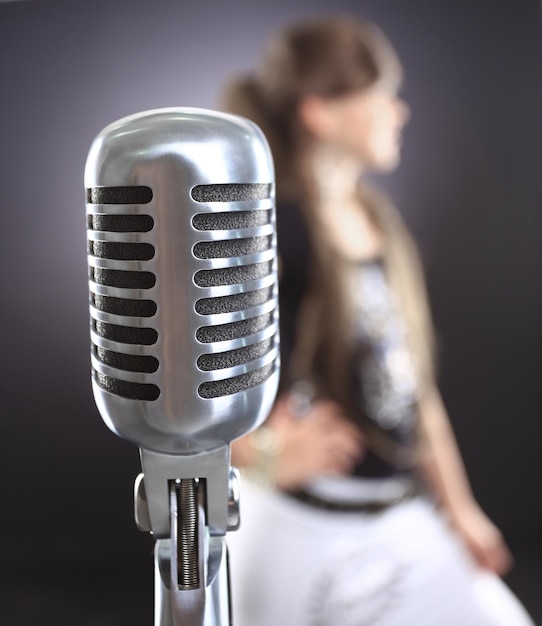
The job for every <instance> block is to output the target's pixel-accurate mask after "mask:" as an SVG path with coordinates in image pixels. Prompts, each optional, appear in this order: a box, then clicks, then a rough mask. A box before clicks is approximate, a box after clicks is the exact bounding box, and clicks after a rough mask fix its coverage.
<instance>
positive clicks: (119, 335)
mask: <svg viewBox="0 0 542 626" xmlns="http://www.w3.org/2000/svg"><path fill="white" fill-rule="evenodd" d="M94 330H95V331H96V334H97V335H98V336H99V337H103V338H104V339H109V340H110V341H116V342H118V343H127V344H130V345H141V346H152V345H153V344H155V343H156V342H157V341H158V332H157V331H156V330H154V328H140V327H139V326H137V327H134V326H119V325H118V324H109V323H108V322H101V321H98V320H96V321H94Z"/></svg>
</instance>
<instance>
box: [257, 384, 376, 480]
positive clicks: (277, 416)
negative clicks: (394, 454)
mask: <svg viewBox="0 0 542 626" xmlns="http://www.w3.org/2000/svg"><path fill="white" fill-rule="evenodd" d="M266 427H267V428H270V429H271V430H272V432H273V434H274V435H275V437H276V438H277V442H278V444H279V451H278V453H277V457H276V460H275V466H274V481H275V484H276V485H277V487H279V488H281V489H285V490H292V489H298V488H300V487H302V486H303V485H305V484H306V483H307V482H309V481H310V480H311V479H313V478H316V477H317V476H321V475H340V474H347V473H349V472H350V471H351V470H352V469H353V468H354V466H355V465H356V464H357V463H358V462H359V461H360V460H361V459H362V457H363V452H364V440H363V436H362V434H361V432H360V430H359V429H358V428H357V427H356V426H354V425H353V424H352V423H351V422H350V421H349V420H348V419H347V417H346V416H345V415H344V413H343V411H342V409H341V408H340V406H339V405H338V404H336V403H335V402H332V401H331V400H317V401H315V402H314V403H313V404H312V405H311V407H310V408H309V410H308V412H307V413H306V414H305V415H304V416H303V417H301V418H300V417H296V416H294V415H292V413H291V411H290V409H289V403H288V397H287V396H286V397H283V398H280V399H279V400H278V401H277V403H276V405H275V407H274V409H273V411H272V412H271V415H270V416H269V418H268V420H267V422H266Z"/></svg>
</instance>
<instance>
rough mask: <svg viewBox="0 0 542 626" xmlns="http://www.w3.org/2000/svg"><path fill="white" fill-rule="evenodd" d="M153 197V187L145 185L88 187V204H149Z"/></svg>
mask: <svg viewBox="0 0 542 626" xmlns="http://www.w3.org/2000/svg"><path fill="white" fill-rule="evenodd" d="M152 197H153V194H152V189H151V188H150V187H145V186H143V185H139V186H135V185H134V186H130V187H91V188H89V189H87V204H148V203H149V202H150V201H151V200H152Z"/></svg>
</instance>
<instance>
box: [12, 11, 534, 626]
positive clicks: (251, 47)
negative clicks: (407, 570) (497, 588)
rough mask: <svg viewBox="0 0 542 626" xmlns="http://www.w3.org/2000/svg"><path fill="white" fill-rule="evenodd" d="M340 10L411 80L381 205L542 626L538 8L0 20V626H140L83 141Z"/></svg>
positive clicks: (138, 580) (147, 584)
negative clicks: (288, 31)
mask: <svg viewBox="0 0 542 626" xmlns="http://www.w3.org/2000/svg"><path fill="white" fill-rule="evenodd" d="M331 6H332V7H333V9H335V10H345V11H350V12H358V13H361V14H362V15H365V16H367V17H369V18H371V19H372V20H374V21H376V22H377V23H379V24H380V25H381V26H382V27H383V28H384V30H385V31H386V32H387V33H388V34H389V35H390V37H391V39H392V40H393V41H394V42H395V44H396V47H397V49H398V51H399V53H400V55H401V57H402V59H403V61H404V64H405V67H406V76H407V80H406V83H405V89H404V96H405V98H406V100H407V101H408V102H409V104H410V106H411V107H412V111H413V117H412V121H411V123H410V124H409V127H408V129H407V132H406V137H405V148H404V162H403V164H402V165H401V167H400V169H399V170H398V171H397V172H396V173H395V174H394V175H392V176H390V177H387V178H383V179H382V180H381V183H382V185H384V186H385V187H386V188H387V189H388V190H389V192H390V193H391V195H392V197H393V199H394V200H395V202H396V203H397V204H398V206H399V208H400V209H401V211H402V212H403V214H404V216H405V219H406V220H407V222H408V223H409V225H410V226H411V228H412V230H413V232H414V234H415V236H416V238H417V240H418V242H419V244H420V247H421V250H422V254H423V258H424V261H425V264H426V268H427V276H428V282H429V288H430V295H431V299H432V303H433V308H434V314H435V321H436V325H437V328H438V331H439V337H440V344H441V356H442V365H441V377H440V378H441V384H442V390H443V394H444V397H445V399H446V401H447V404H448V407H449V409H450V413H451V415H452V419H453V424H454V427H455V429H456V432H457V436H458V439H459V441H460V444H461V447H462V450H463V454H464V457H465V462H466V465H467V468H468V470H469V473H470V476H471V480H472V483H473V486H474V489H475V492H476V494H477V496H478V498H479V500H480V501H481V502H482V504H483V506H484V507H485V508H486V510H487V511H488V512H489V514H490V515H491V516H492V517H493V519H494V520H495V521H496V522H497V524H498V525H499V526H500V527H501V528H502V530H503V532H504V533H505V535H506V537H507V538H508V540H509V543H510V544H511V546H512V548H513V550H514V552H515V554H516V557H517V565H516V568H515V570H514V572H513V573H512V574H511V575H510V576H509V577H508V579H507V580H508V582H509V584H510V585H511V586H512V587H513V588H514V589H515V590H516V591H517V593H518V594H519V595H520V597H521V598H522V599H523V600H524V602H525V603H526V604H527V606H528V607H529V608H530V610H531V611H532V613H533V614H534V615H535V616H536V617H537V619H538V620H541V623H542V604H541V598H540V597H539V595H540V594H539V590H540V582H541V580H542V565H541V563H542V547H541V544H542V542H541V538H540V533H541V529H542V507H541V503H540V498H541V492H540V477H541V472H542V460H541V455H540V436H541V433H542V427H541V424H540V415H541V410H540V409H541V399H540V398H541V394H540V388H541V385H540V382H539V379H540V374H541V366H540V351H541V347H542V346H541V343H542V342H541V330H540V323H539V322H540V319H541V308H542V294H541V284H542V281H541V271H540V268H541V261H542V259H541V256H542V253H541V246H540V243H541V232H542V231H541V227H542V223H541V222H542V218H541V212H540V201H541V199H542V189H541V183H540V179H541V164H542V158H541V156H542V155H541V145H542V144H541V134H542V132H541V131H542V128H541V118H540V112H541V104H542V98H541V85H540V77H541V76H542V72H541V70H542V67H541V65H542V64H541V56H540V52H541V49H540V48H541V46H540V14H539V6H538V3H537V2H536V1H535V0H515V1H514V2H512V1H511V0H509V1H508V2H504V1H497V0H468V1H462V0H438V1H435V0H412V1H410V2H405V1H404V0H365V1H363V2H360V1H358V2H354V1H350V2H348V1H345V0H336V1H335V2H333V3H330V2H329V1H326V0H274V1H273V2H254V1H250V0H238V1H235V0H228V1H227V2H226V1H219V0H216V1H214V2H210V1H206V0H200V1H199V2H197V3H196V2H194V3H192V2H190V3H189V2H186V3H185V2H181V1H180V0H177V1H173V0H148V1H143V0H131V1H128V0H123V1H119V0H117V1H114V0H88V1H81V0H65V1H60V0H58V1H55V0H51V1H47V0H41V1H36V2H14V3H3V4H0V89H1V91H0V125H1V126H0V131H1V134H0V138H1V142H2V143H1V146H2V147H1V152H0V172H1V174H0V207H1V210H2V230H1V232H2V246H1V247H0V254H1V263H0V274H1V280H2V294H3V295H2V324H1V332H2V336H1V344H0V345H1V346H2V355H3V362H2V376H1V382H2V415H1V419H0V437H1V442H2V454H1V455H0V477H1V478H0V480H1V492H0V493H1V498H2V503H1V518H0V519H1V521H0V525H1V526H0V530H1V538H0V541H1V544H0V555H1V557H0V558H1V563H2V566H1V572H0V576H1V580H0V589H1V590H2V592H1V594H2V601H1V603H0V621H1V622H2V623H10V624H18V625H23V626H24V625H27V624H28V625H34V624H38V623H39V624H51V625H54V626H64V625H66V626H67V625H68V624H69V625H70V626H73V625H74V624H77V625H79V626H80V625H83V626H84V625H86V624H89V625H90V624H98V623H99V624H100V625H101V626H109V625H111V626H113V625H114V626H124V625H125V624H126V625H128V624H129V625H134V626H135V625H137V624H141V625H145V624H150V623H152V561H151V551H152V541H151V540H150V538H149V537H148V536H146V535H142V534H140V533H139V532H138V531H137V530H136V528H135V526H134V523H133V520H132V484H133V480H134V477H135V475H136V474H137V473H138V472H139V458H138V454H137V450H136V448H135V447H133V446H132V445H130V444H128V443H127V442H125V441H123V440H121V439H119V438H117V437H115V436H114V435H113V434H112V433H110V432H109V431H108V430H107V428H106V427H105V426H104V424H103V423H102V420H101V419H100V416H99V414H98V412H97V410H96V408H95V406H94V402H93V399H92V397H91V390H90V383H89V369H90V364H89V339H88V309H87V279H86V275H87V270H86V258H85V252H86V241H85V240H86V233H85V218H84V210H85V208H84V193H83V167H84V162H85V159H86V155H87V152H88V148H89V146H90V143H91V141H92V139H93V137H94V136H95V135H96V134H97V133H98V132H99V131H100V130H101V129H102V128H103V127H104V126H105V125H107V124H108V123H110V122H112V121H114V120H116V119H118V118H119V117H122V116H124V115H127V114H130V113H134V112H136V111H141V110H144V109H149V108H155V107H163V106H177V105H179V106H188V105H189V106H205V107H214V106H216V103H217V93H218V87H219V85H220V84H221V83H222V82H223V80H224V79H225V77H227V76H229V75H230V73H231V72H232V71H234V70H240V69H246V68H249V67H251V66H252V64H253V61H254V58H255V57H256V56H257V55H258V53H259V51H260V48H261V44H262V41H263V40H264V39H265V37H266V36H267V35H268V34H269V33H270V32H271V31H272V30H274V29H275V28H276V27H278V26H279V25H281V24H283V23H284V22H286V21H288V20H289V19H290V18H292V17H294V16H300V15H309V14H313V13H318V12H321V11H327V10H329V8H330V7H331ZM262 566H263V565H262ZM255 575H257V572H255Z"/></svg>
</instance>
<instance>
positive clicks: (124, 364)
mask: <svg viewBox="0 0 542 626" xmlns="http://www.w3.org/2000/svg"><path fill="white" fill-rule="evenodd" d="M95 355H96V358H97V359H98V360H99V361H101V362H102V363H105V365H109V366H111V367H115V368H116V369H119V370H125V371H127V372H142V373H145V374H152V373H154V372H156V370H157V369H158V367H159V365H160V364H159V362H158V359H157V358H155V357H153V356H146V355H140V354H122V353H121V352H115V351H113V350H107V349H106V348H100V347H97V346H95Z"/></svg>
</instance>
